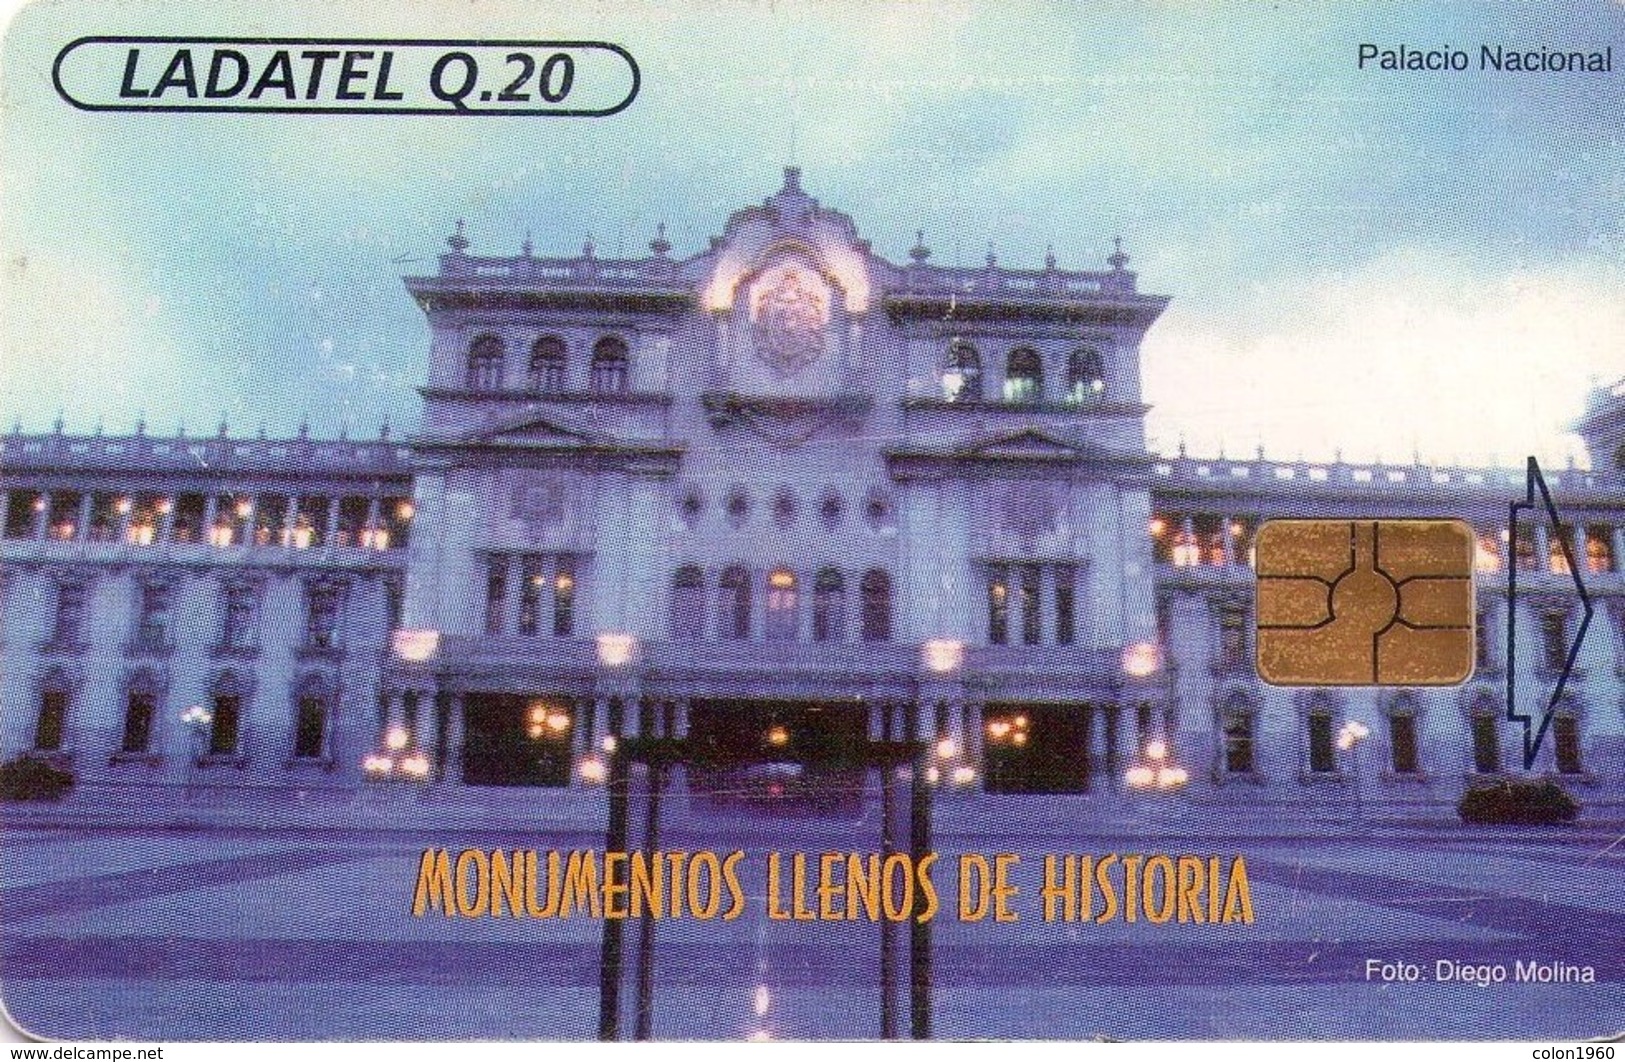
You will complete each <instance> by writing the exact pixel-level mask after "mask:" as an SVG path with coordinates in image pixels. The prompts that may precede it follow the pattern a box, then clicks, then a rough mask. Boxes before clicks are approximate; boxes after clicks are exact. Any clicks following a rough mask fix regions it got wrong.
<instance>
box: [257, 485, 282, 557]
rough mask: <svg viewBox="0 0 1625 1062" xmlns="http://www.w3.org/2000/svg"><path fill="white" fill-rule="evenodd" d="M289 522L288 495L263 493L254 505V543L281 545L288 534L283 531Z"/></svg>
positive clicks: (259, 544)
mask: <svg viewBox="0 0 1625 1062" xmlns="http://www.w3.org/2000/svg"><path fill="white" fill-rule="evenodd" d="M287 522H288V496H287V495H285V494H262V495H260V497H259V500H258V502H257V504H255V506H254V545H256V546H274V545H280V544H281V543H282V540H283V538H285V537H286V536H285V535H284V534H283V531H284V529H285V527H286V525H287Z"/></svg>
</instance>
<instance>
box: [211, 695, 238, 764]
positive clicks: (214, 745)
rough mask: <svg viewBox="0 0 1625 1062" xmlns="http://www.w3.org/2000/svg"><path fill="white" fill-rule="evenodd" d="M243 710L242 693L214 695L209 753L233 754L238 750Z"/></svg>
mask: <svg viewBox="0 0 1625 1062" xmlns="http://www.w3.org/2000/svg"><path fill="white" fill-rule="evenodd" d="M233 688H235V687H233ZM242 711H243V698H242V695H241V694H238V693H234V692H227V693H216V694H215V695H214V718H212V719H211V720H210V721H209V755H211V756H231V755H234V754H235V753H236V752H237V736H238V731H239V730H240V728H241V723H242Z"/></svg>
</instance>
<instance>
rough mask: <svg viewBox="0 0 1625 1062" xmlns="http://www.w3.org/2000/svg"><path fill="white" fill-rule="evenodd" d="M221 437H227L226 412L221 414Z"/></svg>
mask: <svg viewBox="0 0 1625 1062" xmlns="http://www.w3.org/2000/svg"><path fill="white" fill-rule="evenodd" d="M220 437H221V438H222V439H224V438H225V437H226V415H225V414H224V413H221V414H220Z"/></svg>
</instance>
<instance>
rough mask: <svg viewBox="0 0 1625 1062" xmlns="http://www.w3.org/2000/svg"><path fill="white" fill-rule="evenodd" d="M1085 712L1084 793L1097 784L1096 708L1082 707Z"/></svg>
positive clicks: (1088, 705) (1089, 705)
mask: <svg viewBox="0 0 1625 1062" xmlns="http://www.w3.org/2000/svg"><path fill="white" fill-rule="evenodd" d="M1079 708H1080V709H1081V710H1082V712H1083V791H1084V792H1086V793H1087V792H1088V791H1089V790H1090V789H1092V788H1094V784H1095V706H1094V705H1092V704H1084V705H1080V706H1079Z"/></svg>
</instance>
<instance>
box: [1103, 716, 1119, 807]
mask: <svg viewBox="0 0 1625 1062" xmlns="http://www.w3.org/2000/svg"><path fill="white" fill-rule="evenodd" d="M1121 715H1122V711H1121V709H1120V706H1118V705H1115V704H1108V705H1106V733H1105V738H1106V774H1107V775H1108V777H1109V778H1110V782H1109V784H1110V785H1111V787H1112V788H1114V789H1115V788H1116V787H1117V783H1118V777H1117V775H1118V770H1117V767H1118V763H1119V762H1120V761H1119V759H1118V755H1117V732H1118V730H1119V729H1121V727H1120V725H1119V724H1120V723H1121V718H1120V717H1121Z"/></svg>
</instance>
